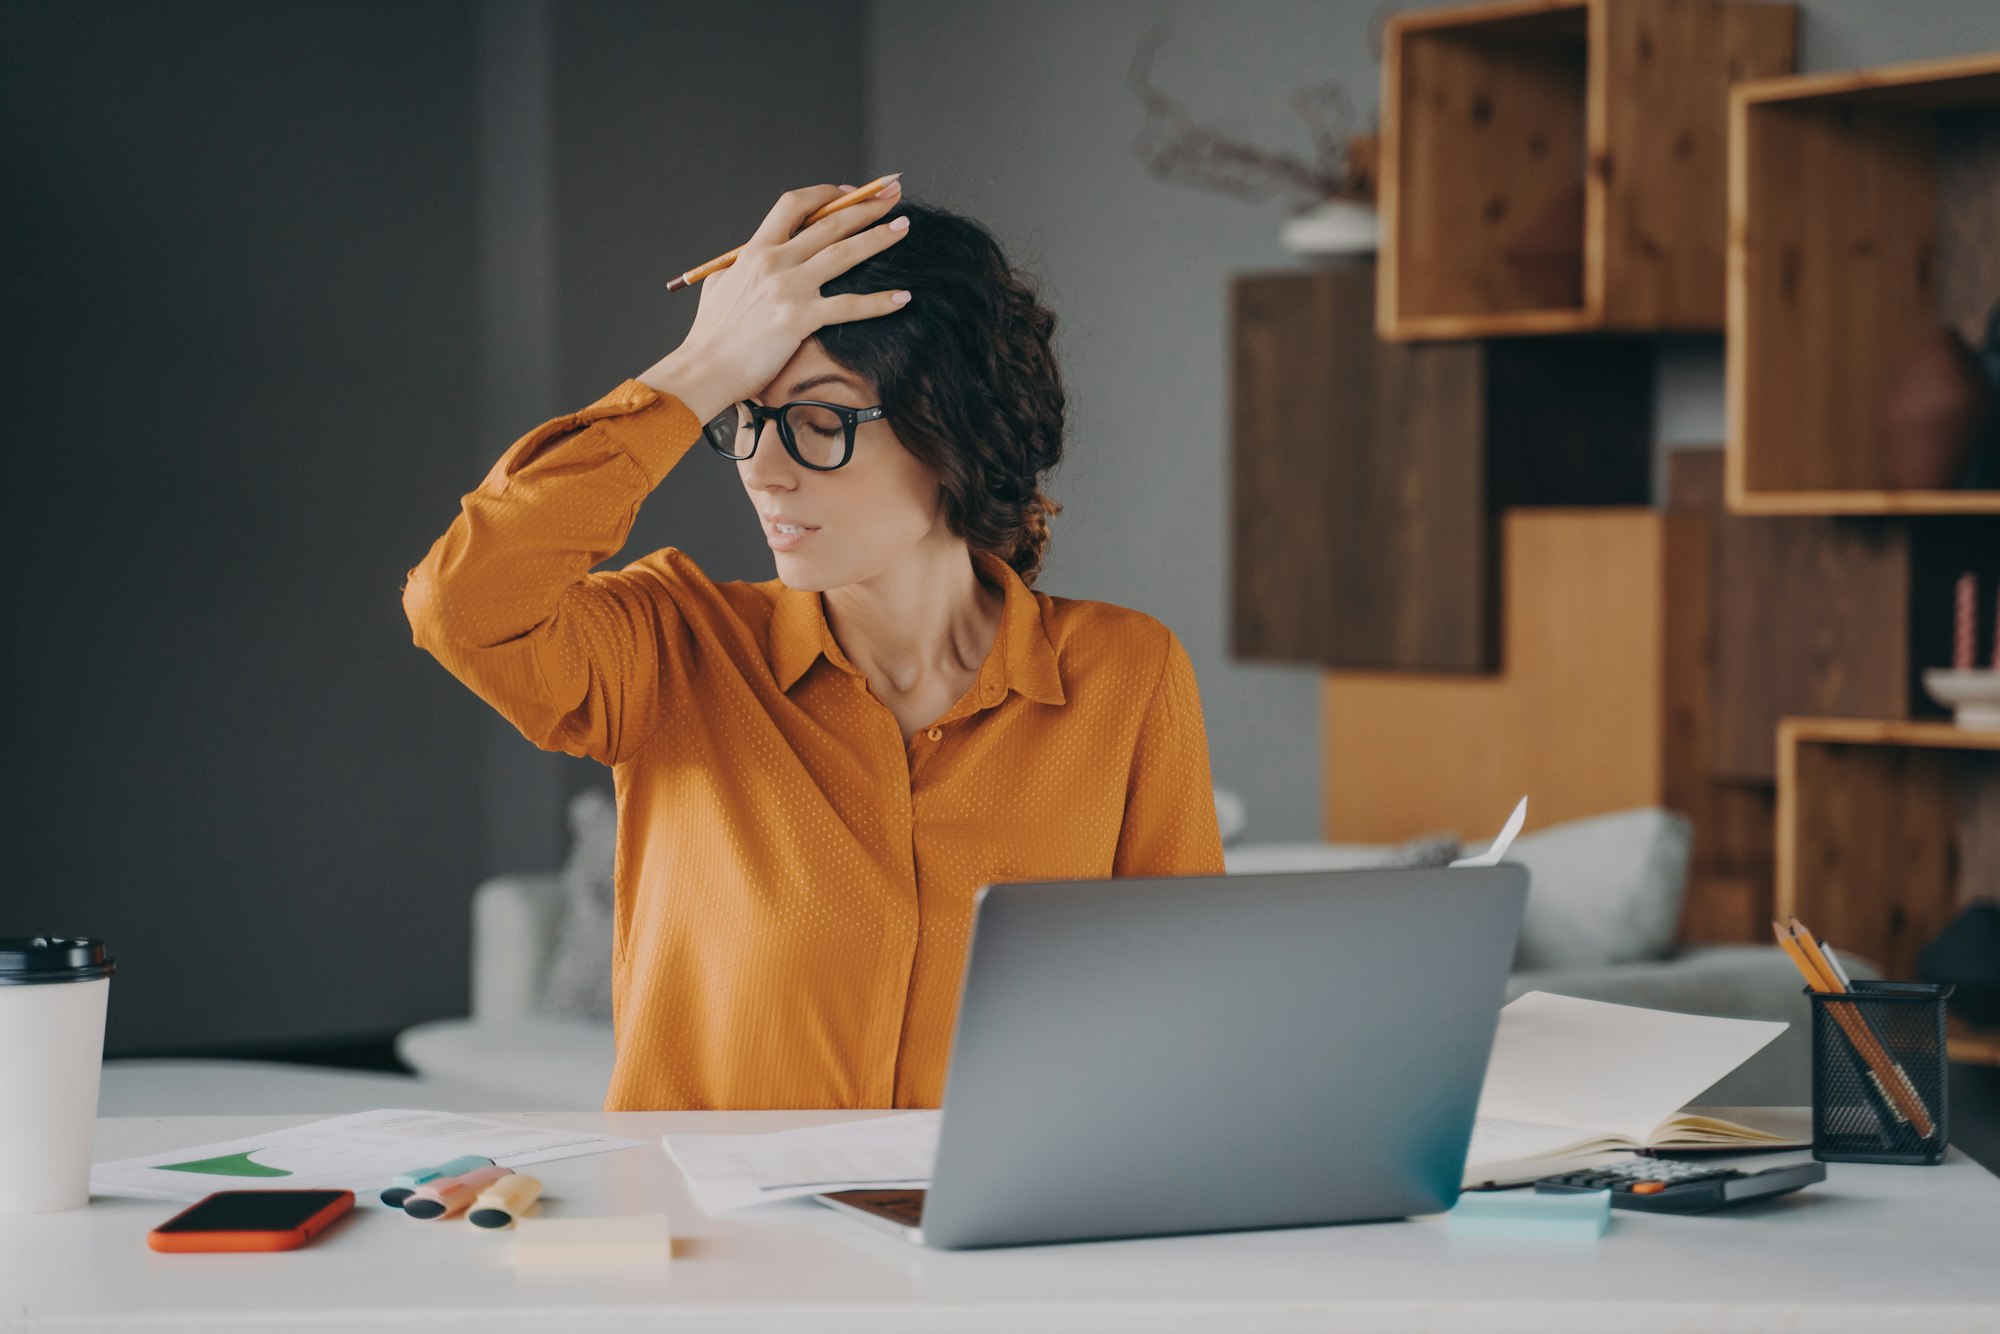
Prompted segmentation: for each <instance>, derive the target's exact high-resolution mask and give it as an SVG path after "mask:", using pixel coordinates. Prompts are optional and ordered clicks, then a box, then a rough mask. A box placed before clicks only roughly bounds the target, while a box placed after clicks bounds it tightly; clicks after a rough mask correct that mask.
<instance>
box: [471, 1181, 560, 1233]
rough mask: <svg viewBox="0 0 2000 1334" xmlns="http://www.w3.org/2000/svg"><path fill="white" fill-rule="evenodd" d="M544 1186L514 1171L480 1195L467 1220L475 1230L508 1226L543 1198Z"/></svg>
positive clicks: (474, 1202)
mask: <svg viewBox="0 0 2000 1334" xmlns="http://www.w3.org/2000/svg"><path fill="white" fill-rule="evenodd" d="M541 1193H542V1183H541V1182H539V1181H537V1180H535V1178H533V1177H531V1176H523V1175H522V1174H521V1173H519V1172H512V1173H509V1174H508V1175H506V1176H504V1177H501V1178H500V1179H499V1180H498V1181H496V1182H494V1183H493V1184H492V1185H490V1186H488V1187H487V1188H486V1189H485V1190H484V1191H482V1192H480V1195H479V1198H478V1199H476V1200H474V1201H473V1202H472V1209H471V1211H470V1212H469V1213H467V1214H466V1218H467V1219H468V1220H470V1221H471V1223H472V1224H473V1226H475V1227H506V1226H507V1225H508V1224H509V1223H511V1222H513V1221H514V1220H515V1219H517V1218H519V1217H520V1216H521V1215H522V1214H524V1213H526V1212H527V1210H528V1206H529V1205H531V1204H533V1203H534V1202H535V1201H536V1200H537V1199H539V1198H540V1197H541Z"/></svg>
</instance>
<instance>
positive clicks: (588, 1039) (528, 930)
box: [396, 843, 1876, 1107]
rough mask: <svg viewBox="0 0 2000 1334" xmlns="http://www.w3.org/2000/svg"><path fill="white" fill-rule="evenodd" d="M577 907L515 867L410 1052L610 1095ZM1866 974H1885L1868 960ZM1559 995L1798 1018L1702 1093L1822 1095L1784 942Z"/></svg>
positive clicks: (1574, 984) (605, 1029) (1533, 984)
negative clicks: (466, 983)
mask: <svg viewBox="0 0 2000 1334" xmlns="http://www.w3.org/2000/svg"><path fill="white" fill-rule="evenodd" d="M1385 851H1386V849H1381V848H1372V847H1358V846H1351V845H1336V844H1328V843H1296V844H1245V845H1239V846H1236V847H1233V848H1229V849H1226V852H1225V858H1226V865H1227V867H1228V869H1229V871H1230V872H1231V873H1232V874H1244V873H1256V872H1267V871H1283V870H1319V869H1342V868H1347V867H1353V866H1358V865H1366V864H1369V863H1370V862H1371V861H1374V860H1379V858H1380V856H1381V854H1382V853H1383V852H1385ZM562 906H563V888H562V881H561V878H560V877H559V876H558V875H555V874H546V875H535V874H521V875H503V876H497V877H495V878H493V879H491V880H488V881H487V882H486V883H484V884H483V885H481V886H479V888H478V890H477V892H476V893H475V894H474V896H473V908H472V1012H471V1014H470V1015H468V1016H467V1017H465V1018H462V1019H436V1020H431V1021H429V1022H427V1023H421V1024H417V1025H415V1026H414V1027H411V1028H409V1029H406V1030H404V1031H403V1032H402V1033H401V1034H400V1035H399V1036H398V1038H397V1043H396V1047H397V1051H398V1053H399V1054H400V1055H401V1056H402V1058H403V1059H404V1060H405V1061H406V1062H408V1063H409V1065H410V1066H411V1067H412V1068H413V1069H416V1070H417V1071H419V1072H420V1073H421V1074H423V1075H424V1076H425V1077H427V1078H435V1079H438V1080H442V1081H447V1082H464V1083H473V1084H488V1085H490V1084H493V1083H494V1082H496V1081H499V1080H504V1081H505V1082H506V1083H507V1084H508V1085H509V1086H511V1087H514V1088H517V1089H518V1090H519V1091H520V1092H521V1094H522V1095H523V1096H530V1095H532V1096H535V1097H538V1098H553V1099H555V1100H556V1101H558V1102H564V1103H566V1104H567V1105H570V1106H575V1107H597V1106H601V1105H602V1104H603V1100H604V1092H605V1088H606V1087H607V1085H608V1084H609V1082H610V1078H611V1065H612V1037H611V1028H610V1026H609V1025H608V1024H602V1023H588V1022H578V1021H574V1020H566V1019H556V1018H549V1017H542V1016H538V1015H537V1014H536V1013H535V1002H536V997H537V996H538V995H539V984H540V979H541V977H542V973H543V970H544V969H545V968H546V966H547V964H548V960H549V956H550V949H551V946H552V944H553V942H554V939H555V934H556V924H557V921H558V918H559V917H560V914H561V911H562ZM1852 962H1853V971H1855V972H1856V974H1857V975H1858V976H1865V977H1873V976H1876V974H1875V972H1874V970H1872V969H1871V968H1869V967H1867V965H1866V964H1865V963H1863V962H1862V961H1860V960H1854V961H1852ZM1526 991H1551V992H1556V993H1559V994H1562V995H1568V996H1581V997H1584V998H1587V999H1591V1000H1604V1001H1614V1002H1618V1003H1621V1004H1627V1005H1644V1006H1649V1007H1652V1008H1656V1009H1664V1010H1677V1011H1682V1012H1685V1013H1690V1014H1712V1015H1723V1016H1727V1017H1734V1018H1745V1019H1780V1020H1785V1021H1788V1022H1789V1023H1790V1024H1791V1027H1790V1028H1789V1029H1787V1030H1786V1032H1785V1033H1784V1034H1782V1035H1781V1036H1780V1037H1779V1038H1778V1039H1777V1040H1776V1041H1774V1042H1773V1043H1772V1044H1771V1045H1770V1046H1769V1047H1766V1048H1765V1049H1764V1050H1763V1051H1762V1052H1760V1053H1759V1054H1758V1055H1757V1056H1756V1057H1753V1058H1752V1059H1751V1060H1750V1061H1749V1062H1748V1063H1746V1064H1745V1065H1744V1066H1743V1067H1742V1068H1740V1069H1738V1070H1737V1071H1735V1072H1734V1073H1732V1074H1731V1075H1729V1076H1728V1077H1727V1078H1726V1079H1724V1080H1722V1081H1721V1082H1719V1083H1718V1084H1716V1085H1715V1086H1714V1088H1712V1089H1710V1090H1709V1091H1708V1092H1707V1093H1705V1094H1704V1095H1702V1097H1701V1098H1699V1099H1697V1101H1700V1102H1705V1103H1713V1104H1720V1105H1725V1106H1765V1105H1799V1104H1804V1103H1807V1102H1809V1101H1810V1100H1811V1073H1810V1053H1811V1028H1810V1024H1811V1014H1810V1007H1809V1005H1808V1003H1807V1001H1806V1000H1805V997H1804V995H1803V994H1802V992H1801V989H1800V984H1799V978H1798V974H1797V973H1796V972H1795V971H1793V969H1792V966H1791V964H1790V963H1789V962H1788V961H1787V960H1786V959H1785V957H1784V955H1783V954H1782V953H1781V952H1780V951H1779V950H1778V949H1777V948H1776V947H1775V946H1761V945H1720V946H1709V947H1705V948H1696V949H1689V950H1685V951H1682V952H1679V953H1677V954H1675V955H1674V956H1673V957H1671V958H1668V959H1663V960H1657V961H1649V962H1642V963H1627V964H1617V965H1611V966H1605V967H1596V968H1574V969H1551V970H1544V971H1535V972H1517V973H1515V974H1514V975H1513V976H1512V977H1511V978H1510V979H1509V981H1508V988H1507V994H1508V997H1509V999H1512V998H1513V997H1515V996H1518V995H1520V994H1521V993H1523V992H1526Z"/></svg>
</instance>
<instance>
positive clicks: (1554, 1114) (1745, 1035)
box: [1465, 991, 1812, 1186]
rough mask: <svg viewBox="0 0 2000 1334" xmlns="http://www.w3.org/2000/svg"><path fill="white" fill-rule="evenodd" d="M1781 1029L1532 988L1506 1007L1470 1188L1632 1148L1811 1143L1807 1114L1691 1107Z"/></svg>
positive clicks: (1574, 1167)
mask: <svg viewBox="0 0 2000 1334" xmlns="http://www.w3.org/2000/svg"><path fill="white" fill-rule="evenodd" d="M1784 1030H1785V1025H1784V1024H1781V1023H1771V1022H1766V1021H1763V1020H1756V1019H1712V1018H1708V1017H1706V1016H1703V1015H1690V1014H1673V1013H1669V1012H1668V1011H1665V1010H1644V1009H1639V1008H1637V1007H1635V1006H1631V1005H1611V1004H1608V1003H1606V1002H1604V1001H1589V1000H1577V999H1575V998H1574V997H1570V996H1554V995H1550V994H1548V993H1547V992H1540V991H1531V992H1529V993H1528V994H1527V995H1525V996H1522V997H1521V998H1520V999H1518V1000H1516V1001H1514V1002H1513V1003H1512V1004H1511V1005H1509V1006H1507V1007H1506V1008H1505V1009H1504V1010H1502V1011H1501V1012H1500V1024H1499V1028H1498V1031H1497V1032H1496V1033H1495V1034H1494V1038H1493V1057H1492V1060H1491V1061H1490V1062H1489V1063H1488V1065H1487V1068H1486V1083H1485V1085H1484V1086H1483V1087H1482V1089H1481V1091H1480V1095H1479V1120H1478V1123H1477V1124H1476V1125H1475V1127H1474V1128H1473V1132H1472V1147H1471V1151H1470V1153H1469V1154H1468V1155H1467V1157H1466V1164H1465V1184H1466V1185H1467V1186H1481V1185H1507V1184H1509V1183H1513V1182H1520V1181H1532V1180H1534V1179H1535V1178H1536V1177H1544V1176H1550V1175H1553V1174H1555V1173H1558V1172H1574V1171H1579V1170H1581V1169H1583V1168H1587V1167H1595V1166H1598V1165H1600V1164H1602V1163H1606V1162H1611V1161H1614V1160H1616V1159H1618V1158H1620V1157H1622V1156H1623V1155H1625V1154H1628V1153H1630V1152H1631V1151H1632V1150H1634V1149H1722V1148H1731V1147H1740V1148H1743V1149H1758V1148H1781V1147H1788V1146H1794V1145H1801V1146H1802V1145H1805V1144H1810V1143H1811V1142H1812V1118H1811V1113H1810V1109H1806V1108H1786V1107H1778V1108H1770V1107H1757V1108H1720V1107H1711V1108H1699V1107H1690V1106H1688V1105H1687V1104H1688V1102H1689V1100H1690V1099H1692V1098H1695V1097H1697V1096H1699V1095H1700V1094H1701V1092H1702V1091H1703V1090H1704V1089H1706V1088H1708V1087H1709V1086H1710V1085H1711V1084H1713V1083H1715V1081H1717V1080H1718V1079H1721V1078H1722V1077H1723V1076H1724V1075H1727V1074H1728V1073H1729V1072H1730V1071H1732V1070H1734V1069H1735V1068H1736V1067H1737V1066H1739V1065H1741V1064H1743V1062H1744V1061H1746V1060H1748V1059H1749V1058H1750V1057H1751V1056H1753V1055H1755V1054H1756V1053H1757V1052H1758V1051H1759V1050H1761V1049H1762V1048H1763V1047H1764V1045H1765V1044H1766V1043H1768V1042H1770V1041H1771V1039H1773V1038H1775V1037H1777V1036H1778V1034H1780V1033H1782V1032H1784Z"/></svg>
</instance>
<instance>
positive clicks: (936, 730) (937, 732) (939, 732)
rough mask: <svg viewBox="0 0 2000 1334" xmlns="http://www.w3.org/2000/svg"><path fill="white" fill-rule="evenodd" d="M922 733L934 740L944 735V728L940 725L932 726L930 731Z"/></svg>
mask: <svg viewBox="0 0 2000 1334" xmlns="http://www.w3.org/2000/svg"><path fill="white" fill-rule="evenodd" d="M924 735H926V736H928V737H929V738H930V739H931V740H933V741H936V740H937V739H938V738H940V737H942V736H943V735H944V729H943V728H942V727H933V728H932V729H931V730H930V731H928V732H926V733H925V734H924Z"/></svg>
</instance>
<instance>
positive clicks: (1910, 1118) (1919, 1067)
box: [1806, 982, 1952, 1166]
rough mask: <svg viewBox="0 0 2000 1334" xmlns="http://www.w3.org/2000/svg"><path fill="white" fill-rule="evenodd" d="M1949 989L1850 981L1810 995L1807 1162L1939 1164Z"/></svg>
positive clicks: (1943, 1107)
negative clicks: (1842, 988) (1846, 986)
mask: <svg viewBox="0 0 2000 1334" xmlns="http://www.w3.org/2000/svg"><path fill="white" fill-rule="evenodd" d="M1951 990H1952V989H1951V986H1950V984H1948V983H1947V984H1945V985H1943V986H1938V985H1933V984H1931V983H1927V982H1856V983H1855V984H1854V990H1853V991H1850V992H1846V993H1844V994H1843V993H1838V992H1827V991H1812V990H1808V991H1807V992H1806V995H1807V996H1809V997H1810V998H1811V999H1812V1011H1813V1029H1812V1063H1813V1065H1812V1099H1813V1157H1815V1158H1818V1159H1820V1160H1821V1161H1823V1162H1839V1163H1913V1164H1918V1165H1921V1166H1932V1165H1934V1164H1936V1163H1939V1162H1942V1161H1943V1160H1944V1150H1945V1134H1946V1130H1945V1075H1946V1069H1947V1064H1946V1057H1945V1037H1944V1002H1945V998H1946V997H1947V996H1949V995H1951Z"/></svg>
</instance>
